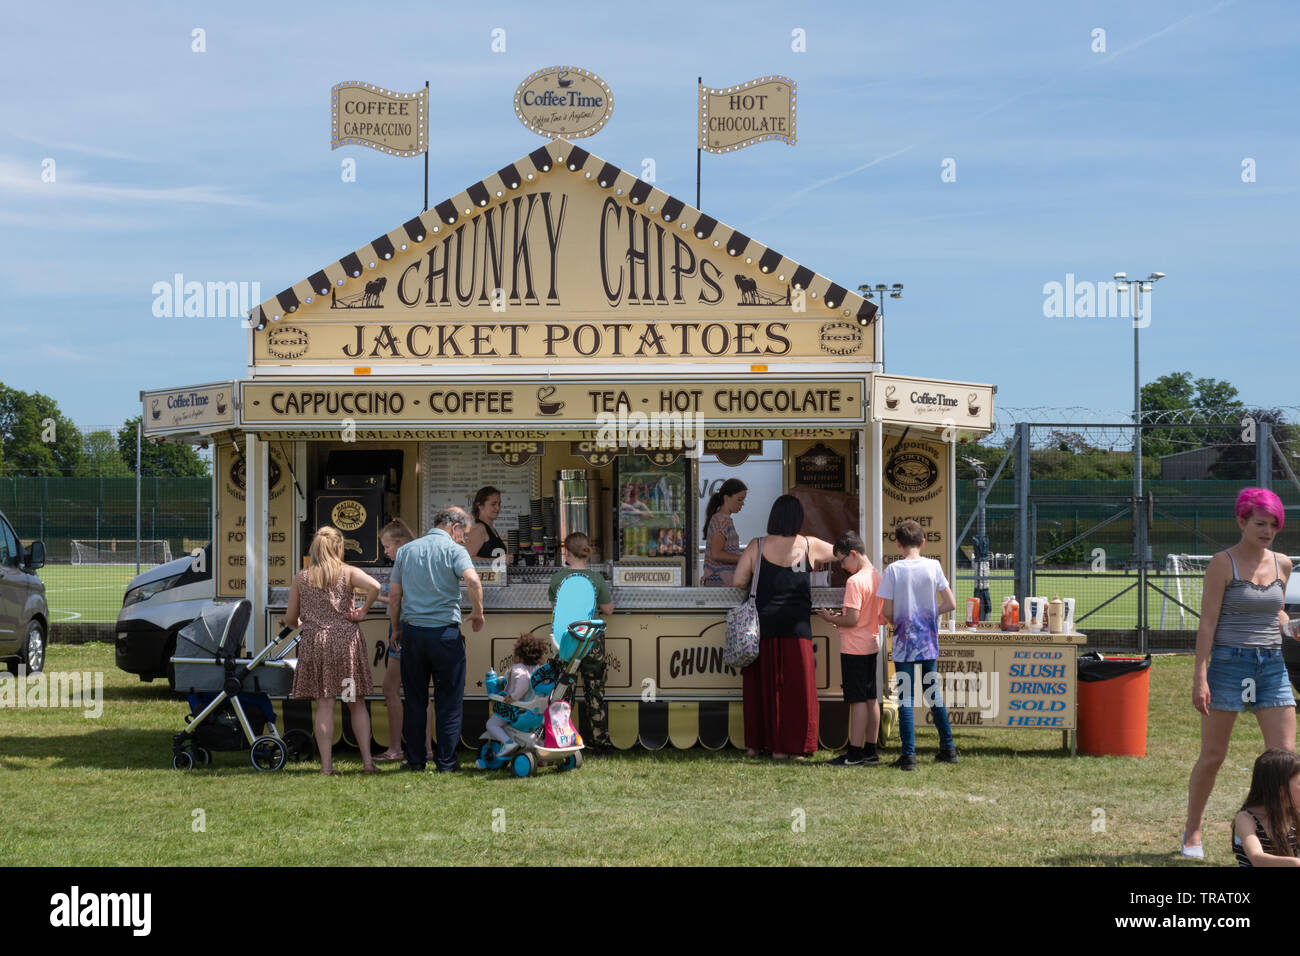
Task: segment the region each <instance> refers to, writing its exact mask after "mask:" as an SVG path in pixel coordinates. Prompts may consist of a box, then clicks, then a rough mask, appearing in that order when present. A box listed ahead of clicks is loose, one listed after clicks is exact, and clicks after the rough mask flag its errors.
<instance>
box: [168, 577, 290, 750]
mask: <svg viewBox="0 0 1300 956" xmlns="http://www.w3.org/2000/svg"><path fill="white" fill-rule="evenodd" d="M252 613H253V605H252V604H251V603H250V602H249V601H239V602H237V603H232V604H219V605H217V606H215V607H212V608H209V609H207V610H206V611H204V612H203V613H202V614H201V615H200V616H199V619H198V620H196V621H194V622H193V623H191V624H189V625H187V626H186V627H184V628H182V629H181V631H180V632H179V633H178V634H177V635H176V655H175V656H174V657H173V658H172V663H173V664H174V665H176V689H177V690H178V691H182V692H185V691H188V692H189V702H190V713H189V714H187V715H186V718H185V720H186V724H187V726H186V728H185V730H183V731H182V732H181V733H179V734H176V735H175V736H173V737H172V767H173V768H174V769H176V770H189V769H190V768H191V767H193V766H194V765H195V764H196V763H200V764H208V763H211V762H212V752H213V751H217V750H245V749H247V750H249V759H250V760H251V761H252V764H253V766H254V767H255V768H256V769H258V770H279V769H280V768H281V767H283V766H284V765H285V762H286V761H288V760H289V759H290V758H292V759H294V760H300V759H302V758H303V757H306V756H310V755H311V754H312V753H313V752H314V750H315V746H316V742H315V740H314V739H313V738H312V735H311V734H309V733H308V732H307V731H305V730H301V729H294V730H291V731H289V732H288V733H287V734H285V735H284V736H283V737H281V736H280V733H279V731H278V730H276V727H275V711H274V709H273V708H272V707H271V698H270V696H269V695H271V694H275V695H277V696H281V697H287V696H288V695H289V692H290V691H291V690H292V689H293V671H294V667H295V665H296V664H297V663H298V661H297V659H296V658H294V659H289V657H288V655H289V654H290V652H292V651H293V650H294V649H295V648H297V646H298V638H296V637H295V638H294V639H293V640H292V641H291V642H290V643H289V645H288V646H287V647H286V648H285V649H284V650H283V651H281V652H280V653H279V654H277V655H275V656H274V657H272V656H271V652H272V651H273V650H275V648H276V646H277V645H278V644H279V643H280V642H281V641H282V640H284V639H285V638H286V637H288V636H289V634H290V633H292V628H287V627H286V628H285V629H284V630H282V631H281V632H280V633H279V634H278V635H277V636H276V639H275V640H274V641H272V642H271V643H269V644H268V645H267V646H266V647H265V648H263V649H262V651H261V652H260V653H259V654H258V655H257V656H256V657H253V658H252V659H247V658H241V657H240V656H239V652H240V650H242V648H243V642H244V631H245V630H246V629H247V627H248V619H249V617H251V616H252ZM268 727H269V732H264V731H266V730H267V728H268Z"/></svg>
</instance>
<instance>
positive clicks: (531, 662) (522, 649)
mask: <svg viewBox="0 0 1300 956" xmlns="http://www.w3.org/2000/svg"><path fill="white" fill-rule="evenodd" d="M550 653H551V642H550V641H549V640H548V639H547V638H545V637H538V636H537V635H536V634H527V633H525V634H520V635H519V640H517V641H515V649H514V656H513V659H512V660H513V663H512V664H511V665H510V670H509V672H507V674H506V692H505V695H504V696H505V700H504V701H493V702H492V716H491V717H489V718H488V721H487V732H488V733H489V734H491V735H492V736H493V737H494V738H495V739H496V740H498V741H500V743H501V748H500V749H499V750H498V751H497V752H496V755H497V756H498V757H504V756H506V755H507V754H510V753H513V752H514V751H515V750H516V749H518V745H517V744H516V743H515V742H514V741H513V740H512V739H511V738H510V735H509V734H508V733H506V727H507V726H508V725H509V724H510V722H511V721H512V720H513V719H514V718H515V717H516V716H518V713H519V708H518V707H516V706H514V705H515V704H517V703H518V702H519V701H521V700H527V699H528V698H529V697H531V696H532V695H533V686H532V677H533V671H535V670H537V668H538V667H540V666H541V665H542V662H543V661H545V660H546V657H547V655H549V654H550Z"/></svg>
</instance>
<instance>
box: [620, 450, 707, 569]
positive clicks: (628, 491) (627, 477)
mask: <svg viewBox="0 0 1300 956" xmlns="http://www.w3.org/2000/svg"><path fill="white" fill-rule="evenodd" d="M688 464H689V462H688V460H687V459H686V458H685V457H679V458H678V459H677V460H676V461H674V462H672V463H671V464H668V465H656V464H655V463H654V462H653V461H651V459H650V458H649V457H647V456H645V455H623V456H621V457H619V458H616V459H615V460H614V488H615V513H614V528H615V533H614V542H615V546H616V548H617V551H616V554H615V559H616V560H619V561H654V562H655V563H672V562H673V561H674V560H675V561H678V562H680V563H681V564H682V565H683V567H684V566H685V563H686V562H685V555H686V554H688V553H690V551H691V544H692V543H693V542H692V541H691V536H690V530H691V523H690V520H689V519H690V507H689V506H690V503H691V501H692V497H691V495H689V494H688V490H689V487H690V484H689V480H688Z"/></svg>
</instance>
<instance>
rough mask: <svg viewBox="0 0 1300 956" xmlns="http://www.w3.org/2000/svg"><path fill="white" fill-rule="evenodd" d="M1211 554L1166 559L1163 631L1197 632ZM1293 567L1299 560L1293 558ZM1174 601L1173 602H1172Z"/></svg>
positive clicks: (1162, 582) (1162, 610) (1162, 596)
mask: <svg viewBox="0 0 1300 956" xmlns="http://www.w3.org/2000/svg"><path fill="white" fill-rule="evenodd" d="M1212 557H1214V555H1212V554H1170V555H1166V556H1165V568H1164V573H1163V574H1161V576H1160V588H1161V590H1163V591H1164V592H1165V593H1164V594H1162V595H1160V628H1161V629H1162V630H1163V629H1166V628H1168V629H1169V630H1195V629H1196V626H1197V622H1198V621H1199V620H1200V613H1201V593H1202V592H1201V587H1202V585H1203V584H1204V582H1205V569H1206V568H1207V567H1209V564H1210V558H1212ZM1291 562H1292V564H1296V563H1297V562H1300V558H1297V557H1294V556H1293V557H1292V558H1291ZM1171 597H1172V598H1173V599H1174V600H1172V601H1171V600H1170V598H1171Z"/></svg>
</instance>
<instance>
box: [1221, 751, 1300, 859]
mask: <svg viewBox="0 0 1300 956" xmlns="http://www.w3.org/2000/svg"><path fill="white" fill-rule="evenodd" d="M1297 808H1300V757H1297V756H1296V755H1295V753H1294V752H1293V751H1290V750H1281V749H1276V750H1265V751H1264V752H1263V753H1262V754H1260V755H1259V756H1258V757H1256V758H1255V769H1254V771H1253V772H1252V773H1251V775H1250V792H1249V793H1248V794H1246V802H1245V803H1243V804H1242V805H1241V810H1240V811H1239V812H1238V813H1237V816H1236V818H1235V819H1234V820H1233V821H1232V852H1233V855H1234V856H1236V858H1237V865H1238V866H1300V847H1298V846H1297V845H1296V832H1297V827H1298V826H1300V809H1297Z"/></svg>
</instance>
